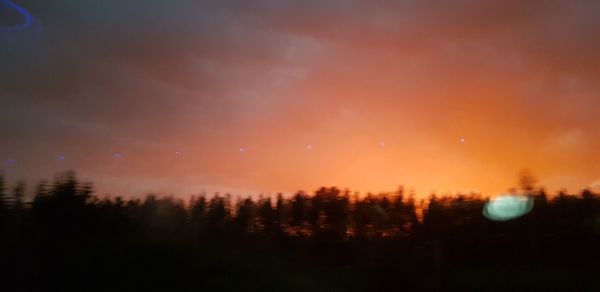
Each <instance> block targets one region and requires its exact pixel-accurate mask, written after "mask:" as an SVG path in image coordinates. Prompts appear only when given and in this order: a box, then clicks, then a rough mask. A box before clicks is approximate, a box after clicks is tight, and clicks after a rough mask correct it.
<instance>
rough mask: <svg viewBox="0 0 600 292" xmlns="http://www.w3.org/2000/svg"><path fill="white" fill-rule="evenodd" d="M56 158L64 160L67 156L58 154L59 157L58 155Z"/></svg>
mask: <svg viewBox="0 0 600 292" xmlns="http://www.w3.org/2000/svg"><path fill="white" fill-rule="evenodd" d="M56 159H58V160H60V161H64V160H65V159H66V158H65V156H64V155H58V157H56Z"/></svg>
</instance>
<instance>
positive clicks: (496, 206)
mask: <svg viewBox="0 0 600 292" xmlns="http://www.w3.org/2000/svg"><path fill="white" fill-rule="evenodd" d="M532 209H533V198H532V197H530V196H519V195H501V196H498V197H496V198H494V199H492V200H490V201H488V202H487V203H485V206H484V207H483V216H485V217H486V218H488V219H490V220H493V221H508V220H511V219H515V218H518V217H521V216H523V215H525V214H527V213H529V212H530V211H531V210H532Z"/></svg>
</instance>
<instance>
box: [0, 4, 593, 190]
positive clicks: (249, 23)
mask: <svg viewBox="0 0 600 292" xmlns="http://www.w3.org/2000/svg"><path fill="white" fill-rule="evenodd" d="M191 2H193V1H173V3H172V6H168V7H165V6H164V2H161V1H158V0H147V1H142V0H136V1H128V3H123V2H122V1H116V0H107V1H102V3H97V2H95V1H80V2H77V3H73V1H56V3H53V4H52V5H49V4H48V3H46V2H45V1H30V2H28V3H23V5H24V6H25V7H27V8H28V9H29V10H30V11H31V12H32V13H33V14H35V15H36V17H37V18H38V20H39V22H40V23H41V25H42V26H43V30H42V31H36V32H20V33H12V34H9V33H2V34H0V41H2V42H3V43H6V44H7V45H3V46H2V48H0V56H11V58H5V57H0V58H2V59H0V60H1V61H2V65H0V85H1V87H0V88H2V90H1V91H0V102H1V106H0V122H1V124H0V134H1V136H2V137H3V140H2V143H0V157H3V159H5V160H7V159H11V160H14V161H16V163H12V164H11V165H10V167H9V168H8V172H7V176H8V177H9V178H11V179H17V178H25V179H28V180H30V181H35V180H37V179H40V178H50V177H51V175H52V174H53V173H55V172H57V171H59V170H64V169H75V170H76V171H78V173H79V174H80V175H81V176H82V177H84V178H85V179H87V180H91V181H94V182H95V183H96V186H97V189H98V190H99V192H100V193H102V194H103V193H107V192H110V193H113V194H139V193H144V192H147V191H156V192H160V193H174V194H190V193H197V192H199V191H201V190H206V191H223V192H226V191H232V192H234V193H241V192H243V193H245V194H257V193H259V192H276V191H283V192H293V191H296V190H300V189H302V190H308V191H312V190H314V189H316V188H317V187H319V186H339V187H348V188H350V189H351V190H355V191H361V192H363V193H364V192H367V191H373V192H379V191H393V190H395V189H396V188H397V186H398V185H401V184H402V185H405V186H406V187H407V188H409V189H414V190H415V191H416V192H417V193H418V194H419V195H428V194H429V193H430V192H431V191H437V192H438V193H443V192H457V191H462V192H466V191H472V190H479V191H481V192H482V193H483V194H486V195H494V194H497V193H499V192H502V191H505V190H507V189H508V188H510V187H513V186H515V185H516V177H517V174H518V173H519V171H520V170H521V169H523V168H529V169H531V170H532V172H533V173H534V174H535V175H536V176H537V177H538V178H539V181H540V184H541V185H544V186H546V187H547V188H548V189H549V190H551V191H556V190H558V189H559V188H562V187H565V188H568V189H569V190H572V191H577V190H579V189H581V188H583V187H596V190H600V164H599V163H596V162H597V161H598V160H599V158H600V154H599V152H598V149H599V146H600V115H598V109H599V108H600V96H599V93H600V88H599V84H600V83H599V82H598V79H599V77H600V70H599V69H598V68H600V67H599V66H598V60H600V56H599V55H598V52H600V42H599V41H598V38H597V35H598V33H599V32H600V31H599V30H600V23H599V22H598V20H597V17H596V15H597V12H598V10H599V9H598V8H599V5H598V4H597V3H594V2H589V3H587V2H586V1H582V2H578V3H572V2H571V1H528V2H527V3H526V4H523V3H521V1H497V2H494V1H490V2H486V4H483V3H482V2H479V1H452V3H450V2H448V3H444V2H441V3H438V4H436V5H434V4H433V3H426V2H425V1H406V2H403V3H394V2H385V1H382V2H371V1H364V2H361V1H352V2H344V1H331V2H327V4H325V3H323V2H322V1H283V2H264V3H262V4H249V3H247V2H246V1H233V2H227V3H223V2H221V1H206V2H198V3H195V2H194V3H191ZM461 137H464V138H465V141H464V143H463V142H461V141H460V139H461ZM382 141H383V142H384V146H381V145H380V143H381V142H382ZM307 145H311V146H312V149H308V148H307ZM240 147H244V148H245V149H246V151H244V152H241V151H240V150H239V149H240ZM176 151H183V155H176V154H175V152H176ZM117 152H118V153H122V158H121V159H118V160H117V159H115V158H114V153H117ZM59 155H64V156H65V160H64V161H59V160H57V157H58V156H59Z"/></svg>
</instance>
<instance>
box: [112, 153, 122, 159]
mask: <svg viewBox="0 0 600 292" xmlns="http://www.w3.org/2000/svg"><path fill="white" fill-rule="evenodd" d="M114 157H115V159H121V158H122V157H123V155H122V154H121V153H115V154H114Z"/></svg>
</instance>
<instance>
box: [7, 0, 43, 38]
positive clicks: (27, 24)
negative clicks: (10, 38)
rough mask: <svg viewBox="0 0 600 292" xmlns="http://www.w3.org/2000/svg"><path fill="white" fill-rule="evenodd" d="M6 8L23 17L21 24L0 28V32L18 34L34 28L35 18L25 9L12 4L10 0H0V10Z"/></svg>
mask: <svg viewBox="0 0 600 292" xmlns="http://www.w3.org/2000/svg"><path fill="white" fill-rule="evenodd" d="M2 7H7V8H9V9H12V10H14V11H16V12H18V13H19V14H21V16H22V17H23V23H21V24H18V25H14V26H5V27H0V32H18V31H25V30H28V29H31V28H32V27H34V24H35V18H34V17H33V15H31V13H29V12H28V11H27V10H25V8H23V7H21V6H19V5H17V4H15V3H13V2H12V1H10V0H0V8H2Z"/></svg>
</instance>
